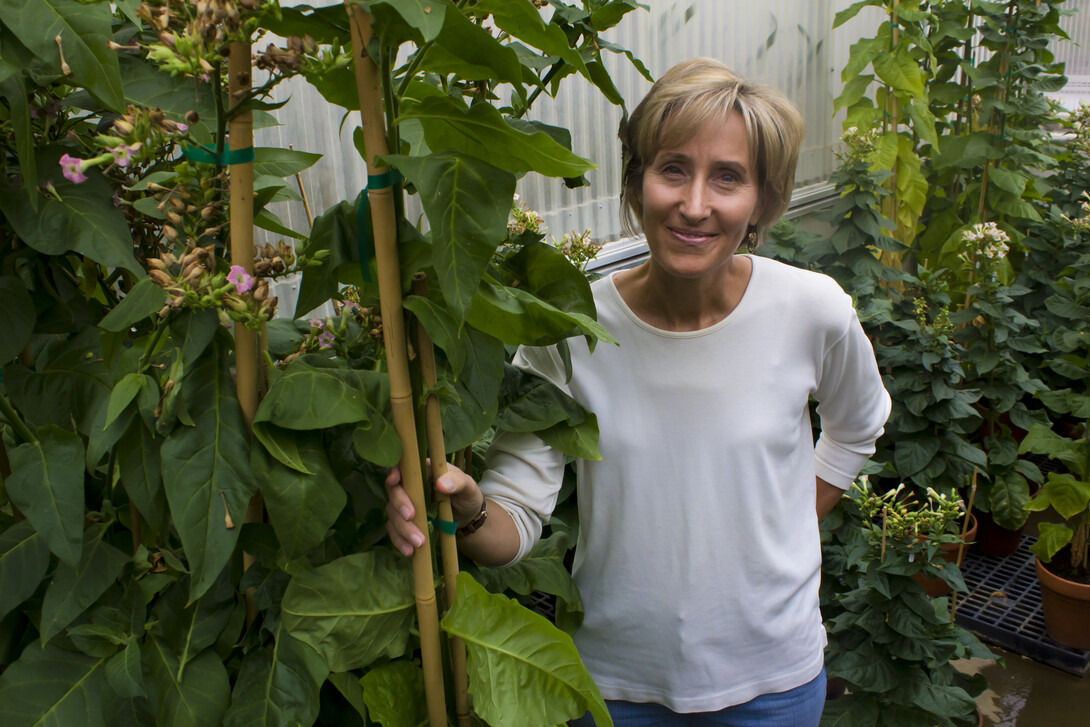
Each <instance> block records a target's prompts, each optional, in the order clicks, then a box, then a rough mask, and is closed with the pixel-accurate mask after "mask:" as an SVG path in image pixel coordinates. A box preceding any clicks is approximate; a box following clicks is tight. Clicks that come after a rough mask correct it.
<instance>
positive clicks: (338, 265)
mask: <svg viewBox="0 0 1090 727" xmlns="http://www.w3.org/2000/svg"><path fill="white" fill-rule="evenodd" d="M366 194H367V190H363V191H362V192H360V194H359V196H357V197H356V199H355V200H354V201H351V202H349V201H344V202H340V203H338V204H335V205H333V206H332V207H330V208H329V209H327V210H326V211H325V212H323V213H322V214H321V215H319V216H318V217H317V218H316V219H315V220H314V226H313V227H312V228H311V232H310V242H308V243H307V246H306V248H305V249H304V250H303V253H304V254H305V255H307V256H308V257H313V256H314V253H316V252H318V251H319V250H328V251H329V256H328V257H327V258H326V259H324V260H322V261H321V263H320V264H318V265H312V266H308V267H307V268H306V269H305V270H304V271H303V279H302V281H301V282H300V283H299V298H298V300H297V301H296V303H295V312H294V314H293V316H292V317H293V318H302V317H303V316H304V315H306V314H307V313H308V312H309V311H312V310H314V309H315V308H317V307H318V306H320V305H322V304H323V303H325V302H326V301H327V300H329V299H330V298H332V297H333V296H335V295H336V294H337V284H338V283H341V282H348V281H347V280H342V279H341V276H342V275H344V274H345V273H351V274H353V275H354V276H355V280H356V282H358V283H362V282H363V277H362V274H361V273H360V272H359V264H358V262H357V261H358V260H359V253H358V252H357V251H356V210H357V209H358V208H359V205H360V202H361V201H362V200H363V198H364V195H366Z"/></svg>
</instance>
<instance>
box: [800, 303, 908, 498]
mask: <svg viewBox="0 0 1090 727" xmlns="http://www.w3.org/2000/svg"><path fill="white" fill-rule="evenodd" d="M850 316H851V318H850V321H849V323H848V325H847V330H846V331H845V332H844V334H843V335H842V336H840V338H839V339H837V340H836V341H835V342H834V343H833V344H832V345H831V346H829V347H828V348H827V350H826V351H825V355H824V357H823V359H822V363H821V377H820V382H819V384H818V387H817V390H816V391H815V393H814V398H815V399H816V400H817V402H818V407H817V412H818V416H820V418H821V436H820V437H819V438H818V442H817V445H816V446H815V451H814V456H815V473H816V474H817V476H818V477H820V478H821V479H823V480H825V481H826V482H828V483H829V484H831V485H835V486H836V487H839V488H841V489H847V488H848V487H850V486H851V483H852V482H853V481H854V480H855V478H856V477H857V476H858V475H859V472H860V470H862V469H863V465H864V464H866V462H867V458H868V457H870V456H871V455H872V454H874V448H875V442H876V441H877V440H878V438H879V437H880V436H882V431H883V428H884V427H885V423H886V420H887V419H888V418H889V413H890V409H891V407H892V404H891V401H890V397H889V393H887V392H886V389H885V386H884V385H883V384H882V376H881V374H880V373H879V372H878V364H877V363H876V362H875V359H874V348H873V347H872V346H871V343H870V341H869V340H868V339H867V336H866V334H865V333H863V327H862V326H861V325H860V324H859V318H858V316H856V314H855V310H854V309H852V310H851V311H850Z"/></svg>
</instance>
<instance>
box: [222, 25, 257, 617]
mask: <svg viewBox="0 0 1090 727" xmlns="http://www.w3.org/2000/svg"><path fill="white" fill-rule="evenodd" d="M228 50H229V55H228V58H227V79H228V81H227V90H228V94H229V97H230V99H231V105H232V106H233V105H236V104H238V103H239V102H240V101H242V100H243V99H244V98H245V97H246V94H247V93H249V91H250V84H251V71H252V70H253V69H252V68H251V60H250V44H249V43H238V42H236V43H231V44H230V45H229V46H228ZM227 133H228V138H229V139H230V145H231V149H233V150H238V149H249V148H251V147H252V146H253V145H254V123H253V114H252V113H251V112H250V111H243V112H242V113H239V114H236V115H235V116H234V117H233V118H232V119H231V120H230V122H229V125H228V130H227ZM228 177H229V187H230V193H231V264H232V265H238V266H240V267H242V268H243V269H245V270H246V273H247V274H248V275H253V273H254V165H253V163H252V162H247V163H245V164H232V165H231V166H230V171H229V172H228ZM234 332H235V370H236V375H235V391H236V392H237V394H238V404H239V408H240V409H242V418H243V420H245V422H246V428H247V429H249V428H250V426H251V425H252V424H253V421H254V414H255V413H256V412H257V375H258V374H257V367H258V357H257V334H256V333H254V332H253V331H251V330H250V329H249V328H246V327H245V326H243V325H240V324H235V327H234ZM226 505H227V503H226V500H224V508H225V509H226ZM261 513H262V502H261V495H260V494H257V495H254V496H253V497H252V498H251V499H250V504H249V506H248V507H247V508H246V516H245V518H244V522H248V523H253V522H260V521H261ZM226 518H227V521H228V522H230V513H229V512H228V513H226ZM229 527H233V525H231V526H229ZM253 562H254V558H253V556H252V555H250V554H249V553H244V554H243V556H242V563H243V568H245V569H249V567H250V566H251V565H252V564H253ZM256 617H257V606H256V605H255V603H254V599H253V595H252V593H247V594H246V623H248V624H249V623H253V620H254V619H255V618H256Z"/></svg>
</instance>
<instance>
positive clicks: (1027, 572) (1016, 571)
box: [957, 535, 1090, 676]
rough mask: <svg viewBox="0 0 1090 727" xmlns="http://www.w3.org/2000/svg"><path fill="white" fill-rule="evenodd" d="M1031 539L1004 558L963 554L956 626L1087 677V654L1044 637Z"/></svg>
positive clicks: (1089, 664) (1089, 657)
mask: <svg viewBox="0 0 1090 727" xmlns="http://www.w3.org/2000/svg"><path fill="white" fill-rule="evenodd" d="M1034 540H1035V539H1034V538H1031V537H1029V536H1025V535H1024V536H1022V542H1021V543H1020V544H1019V545H1018V550H1017V551H1015V552H1014V554H1012V555H1009V556H1007V557H998V558H997V557H993V556H987V555H980V554H977V553H974V552H973V551H972V550H970V551H969V552H967V553H966V554H965V560H964V562H963V563H962V566H961V573H962V575H963V576H964V577H965V585H966V586H967V587H968V589H969V595H968V597H962V598H959V599H958V604H957V622H958V623H959V624H961V625H962V626H964V627H965V628H967V629H969V630H970V631H972V632H973V633H974V634H976V635H977V636H979V637H980V638H982V639H984V640H985V641H988V642H990V643H993V644H996V645H997V646H1001V647H1003V648H1004V649H1007V650H1008V651H1013V652H1014V653H1016V654H1022V655H1024V656H1028V657H1029V658H1030V659H1033V660H1034V661H1039V662H1041V663H1043V664H1048V665H1049V666H1053V667H1056V668H1057V669H1062V670H1063V671H1066V672H1069V673H1071V674H1074V675H1076V676H1085V675H1086V674H1087V673H1088V672H1090V651H1084V650H1081V649H1072V648H1071V647H1068V646H1063V645H1061V644H1057V643H1056V642H1055V641H1053V640H1052V639H1050V638H1049V637H1048V635H1047V634H1045V617H1044V613H1043V612H1042V610H1041V586H1040V584H1039V583H1038V582H1037V574H1036V572H1035V566H1034V563H1035V559H1034V556H1033V554H1032V553H1030V552H1029V546H1030V545H1031V544H1033V542H1034Z"/></svg>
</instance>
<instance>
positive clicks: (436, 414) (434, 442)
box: [413, 273, 470, 727]
mask: <svg viewBox="0 0 1090 727" xmlns="http://www.w3.org/2000/svg"><path fill="white" fill-rule="evenodd" d="M413 293H415V294H416V295H419V296H421V297H427V294H428V282H427V278H426V277H425V275H424V274H423V273H417V274H416V275H414V276H413ZM416 353H417V356H419V357H420V374H421V376H422V378H423V380H424V389H425V390H426V391H431V390H432V389H434V387H435V379H436V375H435V349H434V348H433V347H432V342H431V339H430V338H429V337H428V332H427V331H425V330H424V326H423V325H422V324H421V323H420V322H419V321H417V325H416ZM425 407H426V408H425V414H424V416H425V425H426V427H427V433H428V456H429V457H430V458H431V474H432V479H433V481H434V480H438V479H439V478H440V477H442V476H443V475H445V474H446V473H447V451H446V445H445V444H444V440H443V419H442V416H441V414H440V411H439V397H438V396H437V395H436V394H435V393H434V392H432V393H429V394H428V397H427V401H426V402H425ZM435 500H436V503H437V508H436V509H437V513H436V514H437V516H438V522H437V523H436V526H437V527H436V529H437V530H438V531H439V552H440V554H441V555H442V560H443V597H444V600H445V602H446V607H447V609H450V608H451V607H452V606H453V605H454V594H455V591H456V590H457V581H458V542H457V540H456V538H455V529H456V528H457V527H458V524H457V523H456V522H455V521H454V513H453V511H452V510H451V507H450V498H449V497H447V496H446V495H442V494H438V493H437V494H436V496H435ZM450 659H451V662H452V666H453V671H454V708H455V710H456V711H457V713H458V725H459V727H469V725H470V719H469V680H468V676H467V674H466V645H465V642H463V641H462V640H461V639H459V638H456V637H451V639H450Z"/></svg>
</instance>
